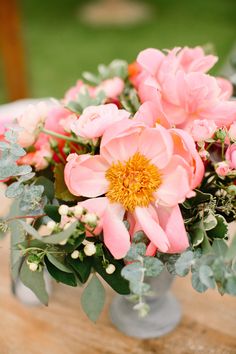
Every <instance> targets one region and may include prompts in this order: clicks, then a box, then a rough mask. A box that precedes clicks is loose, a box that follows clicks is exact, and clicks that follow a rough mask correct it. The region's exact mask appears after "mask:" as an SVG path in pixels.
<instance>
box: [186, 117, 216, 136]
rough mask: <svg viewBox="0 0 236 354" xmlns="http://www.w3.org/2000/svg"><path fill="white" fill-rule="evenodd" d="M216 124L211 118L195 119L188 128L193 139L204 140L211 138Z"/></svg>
mask: <svg viewBox="0 0 236 354" xmlns="http://www.w3.org/2000/svg"><path fill="white" fill-rule="evenodd" d="M216 129H217V126H216V124H215V122H214V121H213V120H207V119H202V120H200V119H195V120H194V121H193V123H192V127H191V129H190V134H191V135H192V137H193V139H194V140H195V141H206V140H207V139H210V138H212V136H213V135H214V133H215V131H216Z"/></svg>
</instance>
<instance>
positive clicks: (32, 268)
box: [28, 263, 38, 272]
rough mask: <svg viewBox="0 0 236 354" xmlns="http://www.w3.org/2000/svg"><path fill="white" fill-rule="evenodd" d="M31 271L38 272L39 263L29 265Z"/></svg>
mask: <svg viewBox="0 0 236 354" xmlns="http://www.w3.org/2000/svg"><path fill="white" fill-rule="evenodd" d="M28 266H29V269H30V270H31V272H36V270H37V269H38V264H37V263H28Z"/></svg>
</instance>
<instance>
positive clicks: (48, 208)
mask: <svg viewBox="0 0 236 354" xmlns="http://www.w3.org/2000/svg"><path fill="white" fill-rule="evenodd" d="M58 209H59V206H58V205H49V204H47V205H45V207H44V209H43V210H44V212H45V213H46V214H47V215H48V216H49V218H51V219H52V220H54V221H55V222H60V221H61V215H60V214H59V213H58Z"/></svg>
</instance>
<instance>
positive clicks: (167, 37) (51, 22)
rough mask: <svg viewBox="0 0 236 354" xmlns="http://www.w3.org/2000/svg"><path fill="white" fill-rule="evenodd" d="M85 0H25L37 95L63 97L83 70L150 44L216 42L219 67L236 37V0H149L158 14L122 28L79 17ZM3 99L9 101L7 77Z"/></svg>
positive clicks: (32, 77) (26, 38)
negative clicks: (93, 25)
mask: <svg viewBox="0 0 236 354" xmlns="http://www.w3.org/2000/svg"><path fill="white" fill-rule="evenodd" d="M140 1H141V0H140ZM86 2H88V0H87V1H82V0H48V1H41V0H34V1H32V0H21V2H20V4H21V12H22V22H23V36H24V41H25V49H26V54H27V69H28V75H29V86H30V92H31V96H32V97H47V96H54V97H61V96H62V95H63V93H64V91H65V90H66V89H67V88H68V87H69V86H71V85H73V84H74V82H75V81H76V80H77V79H78V78H79V76H80V74H81V72H82V71H84V70H90V71H94V70H96V67H97V65H98V64H99V63H101V62H104V63H109V62H110V61H111V60H113V59H114V58H122V59H126V60H128V61H133V60H134V59H135V57H136V55H137V53H138V52H139V51H140V50H142V49H144V48H146V47H158V48H171V47H173V46H183V45H188V46H194V45H199V44H200V45H205V44H208V43H212V44H213V45H214V48H215V52H216V53H217V54H218V55H219V56H220V61H219V63H218V64H217V65H216V69H215V72H216V71H217V70H218V69H219V68H220V66H221V65H222V64H223V62H224V60H225V59H226V56H227V54H228V52H229V51H230V49H231V47H232V45H233V43H234V41H235V40H236V21H235V14H236V1H235V0H197V1H189V0H179V1H177V0H146V1H145V2H147V3H150V6H152V10H153V11H152V12H153V18H152V19H150V20H149V21H148V22H146V23H143V24H139V25H135V26H132V27H131V26H126V27H122V28H118V27H117V28H107V27H103V28H102V27H100V28H91V27H89V26H88V25H84V24H82V23H80V21H79V16H78V14H79V11H80V6H83V5H84V4H85V3H86ZM0 101H1V102H4V101H5V93H4V92H3V82H2V80H1V82H0Z"/></svg>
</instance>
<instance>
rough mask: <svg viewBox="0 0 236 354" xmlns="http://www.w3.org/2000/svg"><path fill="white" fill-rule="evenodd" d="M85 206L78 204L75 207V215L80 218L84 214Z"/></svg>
mask: <svg viewBox="0 0 236 354" xmlns="http://www.w3.org/2000/svg"><path fill="white" fill-rule="evenodd" d="M83 212H84V208H83V207H82V206H81V205H76V206H75V207H74V216H75V217H76V218H80V217H81V216H82V215H83Z"/></svg>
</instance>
